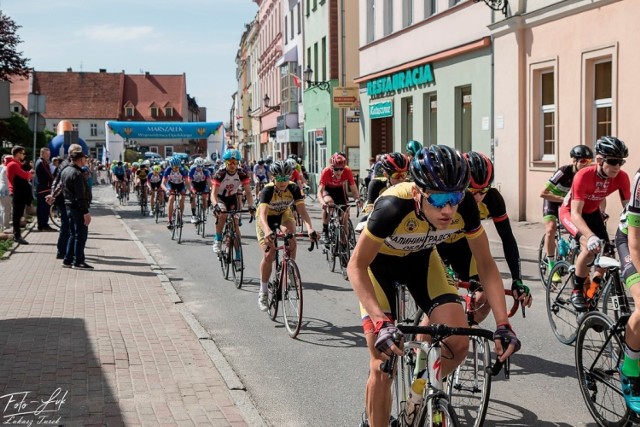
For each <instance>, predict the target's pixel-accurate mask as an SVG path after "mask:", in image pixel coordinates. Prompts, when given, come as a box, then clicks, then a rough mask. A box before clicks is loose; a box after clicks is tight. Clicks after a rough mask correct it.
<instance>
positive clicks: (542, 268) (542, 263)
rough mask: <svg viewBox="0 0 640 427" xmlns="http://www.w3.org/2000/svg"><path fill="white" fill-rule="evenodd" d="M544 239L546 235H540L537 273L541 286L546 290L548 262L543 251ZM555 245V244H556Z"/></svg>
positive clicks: (556, 254) (556, 255)
mask: <svg viewBox="0 0 640 427" xmlns="http://www.w3.org/2000/svg"><path fill="white" fill-rule="evenodd" d="M545 239H546V235H545V234H543V235H542V239H541V240H540V246H538V273H539V274H540V281H541V282H542V286H544V288H545V289H546V288H547V285H548V283H549V262H548V261H547V259H546V258H547V256H546V254H545V249H544V241H545ZM556 243H557V242H556ZM555 257H556V259H558V249H557V247H556V253H555Z"/></svg>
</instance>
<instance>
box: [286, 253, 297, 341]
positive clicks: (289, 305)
mask: <svg viewBox="0 0 640 427" xmlns="http://www.w3.org/2000/svg"><path fill="white" fill-rule="evenodd" d="M285 276H286V279H285V283H286V284H285V286H284V294H283V295H282V312H283V315H284V323H285V326H286V328H287V331H288V332H289V336H290V337H291V338H295V337H296V336H298V333H299V332H300V326H301V322H302V281H301V280H300V271H299V270H298V266H297V265H296V263H295V262H294V261H293V260H289V261H288V262H287V272H286V275H285Z"/></svg>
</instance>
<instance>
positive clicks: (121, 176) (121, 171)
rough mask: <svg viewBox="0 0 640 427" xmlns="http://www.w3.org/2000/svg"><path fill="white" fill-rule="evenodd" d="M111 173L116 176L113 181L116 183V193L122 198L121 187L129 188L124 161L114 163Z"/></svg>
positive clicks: (123, 188)
mask: <svg viewBox="0 0 640 427" xmlns="http://www.w3.org/2000/svg"><path fill="white" fill-rule="evenodd" d="M111 173H112V174H113V176H114V178H113V179H112V181H113V182H114V183H115V187H116V194H117V195H118V198H120V192H121V190H120V189H122V191H124V190H125V189H127V172H126V170H125V167H124V164H123V163H122V161H119V162H118V163H114V164H113V166H112V167H111Z"/></svg>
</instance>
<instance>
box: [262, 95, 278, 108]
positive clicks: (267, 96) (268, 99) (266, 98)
mask: <svg viewBox="0 0 640 427" xmlns="http://www.w3.org/2000/svg"><path fill="white" fill-rule="evenodd" d="M262 101H263V102H264V108H266V109H267V110H269V111H280V106H279V105H274V106H273V107H271V106H269V103H270V101H271V98H269V95H266V94H265V95H264V99H263V100H262Z"/></svg>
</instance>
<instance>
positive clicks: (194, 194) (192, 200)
mask: <svg viewBox="0 0 640 427" xmlns="http://www.w3.org/2000/svg"><path fill="white" fill-rule="evenodd" d="M192 185H193V184H192ZM197 197H198V190H196V191H190V192H189V204H190V205H191V216H192V217H194V218H195V216H196V198H197Z"/></svg>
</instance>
